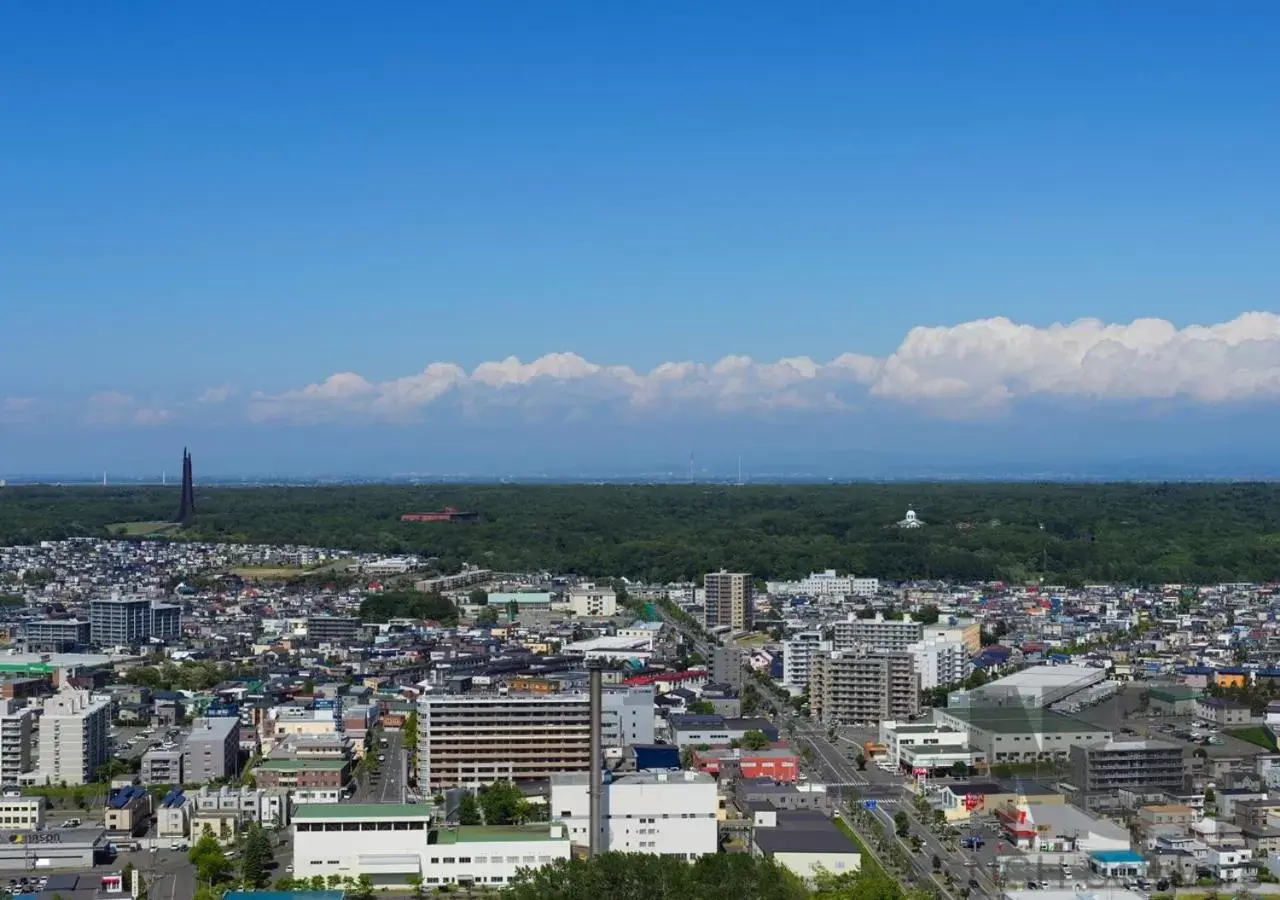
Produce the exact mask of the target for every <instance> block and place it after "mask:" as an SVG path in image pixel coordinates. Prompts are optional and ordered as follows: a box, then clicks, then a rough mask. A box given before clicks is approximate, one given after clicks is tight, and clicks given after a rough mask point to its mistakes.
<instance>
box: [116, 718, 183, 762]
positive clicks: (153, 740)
mask: <svg viewBox="0 0 1280 900" xmlns="http://www.w3.org/2000/svg"><path fill="white" fill-rule="evenodd" d="M181 736H182V729H181V728H179V727H170V728H162V727H159V726H155V727H152V726H149V725H113V726H112V727H111V732H110V734H109V735H108V739H109V741H110V746H111V753H112V755H113V756H115V757H117V758H119V759H139V758H141V756H142V754H143V753H146V752H147V750H148V749H149V748H150V747H151V745H152V744H163V743H164V742H165V741H166V740H169V741H174V742H175V746H176V741H177V739H178V738H179V737H181Z"/></svg>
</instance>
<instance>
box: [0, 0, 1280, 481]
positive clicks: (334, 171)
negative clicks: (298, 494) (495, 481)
mask: <svg viewBox="0 0 1280 900" xmlns="http://www.w3.org/2000/svg"><path fill="white" fill-rule="evenodd" d="M1277 39H1280V8H1277V7H1276V6H1275V5H1274V4H1272V3H1261V2H1258V3H1248V2H1242V3H1237V4H1233V5H1232V10H1231V14H1230V15H1225V14H1221V13H1220V12H1218V11H1216V10H1215V9H1214V8H1213V7H1212V5H1210V4H1204V3H1190V2H1159V3H1156V2H1141V0H1134V2H1128V3H1124V4H1115V3H1101V2H1076V3H1061V4H1056V5H1054V4H1032V5H1028V4H1025V3H1016V2H1007V3H1006V2H985V3H975V4H944V5H939V4H911V3H899V4H878V5H875V6H873V5H871V4H857V3H850V4H808V5H796V4H778V3H769V4H763V3H751V2H735V3H724V4H718V3H701V4H675V3H671V4H665V3H658V4H634V3H601V2H591V3H570V2H564V3H553V4H530V3H486V4H424V3H380V4H375V5H361V6H359V7H351V6H347V7H340V6H339V5H338V4H303V3H280V4H272V5H270V6H269V7H267V8H263V6H262V5H260V4H224V5H219V6H217V7H212V6H206V7H195V6H192V5H190V4H169V3H147V2H135V3H130V4H123V5H122V4H113V5H103V4H93V3H87V2H83V3H72V2H68V3H58V4H49V3H44V4H25V5H21V6H15V7H13V8H11V9H8V10H6V11H5V13H4V22H3V26H2V27H0V78H2V79H3V83H4V85H5V89H4V90H3V91H0V140H3V146H4V151H3V159H4V163H3V164H2V165H0V197H3V202H0V298H2V300H3V303H2V304H0V308H2V309H3V320H4V332H5V333H6V334H7V335H17V336H19V339H18V340H16V341H14V340H10V341H6V343H5V351H4V353H3V354H0V470H3V471H0V477H3V474H4V471H33V470H35V469H37V468H38V467H39V466H41V465H52V464H54V463H56V464H57V465H58V466H59V467H66V468H68V469H79V468H85V469H92V468H95V467H96V461H97V459H98V458H99V457H102V456H104V455H106V452H107V450H108V449H111V450H112V451H113V452H115V453H117V454H118V455H120V456H121V457H122V458H121V463H122V464H123V465H125V466H126V467H130V466H133V465H135V464H136V466H137V468H138V469H140V470H149V468H150V467H151V466H152V462H151V458H152V457H155V458H161V457H165V456H166V454H167V455H173V454H172V452H171V451H172V447H173V445H174V444H175V443H177V444H180V443H182V442H184V441H188V440H190V441H193V442H194V441H196V440H197V439H199V438H201V437H202V436H205V435H206V434H214V433H218V434H224V435H225V434H235V435H244V437H243V439H237V440H235V441H232V442H230V443H231V446H229V447H227V448H225V450H224V449H220V450H219V451H218V452H217V455H216V456H217V465H218V466H219V467H221V468H222V469H224V470H226V471H234V470H237V469H238V468H244V467H252V466H254V465H258V464H260V462H261V458H259V457H256V456H255V455H254V452H252V451H249V450H247V449H245V445H246V443H252V444H254V445H256V446H257V447H259V449H260V450H261V452H264V453H268V454H269V455H270V453H271V452H272V449H271V448H273V447H274V448H279V449H280V451H281V452H283V450H284V448H288V447H292V446H294V444H296V443H298V442H299V441H300V440H301V441H302V443H304V444H305V443H306V441H305V440H304V439H300V438H299V437H298V434H297V431H298V430H299V429H304V430H305V429H308V428H319V427H323V428H324V429H325V430H326V433H327V434H332V435H335V436H336V437H335V438H334V440H336V441H337V443H338V445H339V446H343V447H344V455H343V456H342V458H341V459H339V460H337V461H335V463H333V464H336V462H348V463H349V464H350V470H358V469H361V468H363V467H365V466H366V465H367V466H369V467H374V468H376V467H379V466H382V465H389V464H390V463H385V462H380V461H378V459H377V458H376V457H375V456H374V455H372V454H370V455H367V456H362V455H361V454H362V453H365V452H366V451H364V450H362V449H361V446H362V444H363V443H364V442H365V440H366V439H367V437H368V435H370V434H371V433H374V434H377V435H378V436H379V438H378V439H379V440H380V441H385V442H389V443H392V444H397V443H400V444H403V446H405V447H406V448H408V447H412V446H414V445H415V443H416V442H417V441H419V440H420V437H421V435H422V434H424V433H429V432H430V430H431V428H432V426H433V424H434V425H438V424H439V423H440V422H447V423H449V424H450V425H451V427H459V428H461V429H463V430H464V431H465V430H467V429H471V430H472V431H474V433H476V434H482V433H484V432H483V428H487V427H502V428H506V429H514V430H517V431H518V430H519V429H527V428H529V427H531V423H532V422H535V421H536V423H537V424H539V425H540V426H546V427H550V428H552V433H551V436H550V437H549V438H548V440H549V441H551V442H552V445H553V446H554V444H555V441H556V438H555V430H554V426H555V425H556V424H557V423H558V422H560V423H563V422H568V423H570V424H576V425H579V426H582V427H588V426H590V427H591V428H592V429H593V433H599V431H598V429H603V430H606V431H607V430H608V429H624V425H625V426H626V427H627V428H640V429H641V430H642V431H643V432H644V433H646V434H658V433H660V432H661V429H662V428H669V429H671V433H672V434H679V435H681V436H682V440H681V443H685V442H689V443H695V442H697V441H698V440H699V439H705V440H707V441H712V440H713V439H712V438H711V431H710V430H708V431H706V432H705V434H704V433H703V432H700V431H699V430H698V429H699V428H703V427H705V426H706V420H707V417H708V416H714V417H718V418H722V419H726V420H731V421H732V422H733V424H734V427H745V428H747V431H748V433H753V432H752V426H755V429H756V430H755V432H754V439H756V440H759V441H761V442H762V443H764V444H776V445H777V447H778V448H780V449H777V450H771V451H769V452H770V453H773V454H777V453H784V452H785V448H786V447H787V434H788V433H790V432H789V429H790V428H792V427H793V426H791V425H788V426H785V427H784V426H783V425H781V424H779V423H777V422H776V421H773V420H772V419H770V414H771V411H772V412H776V411H777V410H778V409H779V408H782V407H785V408H787V409H789V410H798V412H794V414H795V415H798V416H800V417H801V420H802V421H804V420H805V417H806V416H807V417H808V419H807V421H809V422H810V423H818V422H820V423H821V427H822V429H824V434H826V435H827V437H826V439H827V440H828V441H830V442H831V443H832V444H833V445H834V446H843V445H845V444H848V445H849V446H853V445H854V444H857V443H858V442H860V441H864V440H865V438H864V437H861V436H859V437H857V439H856V440H855V438H854V436H855V435H862V434H864V433H865V431H866V430H867V426H868V424H869V423H872V422H874V423H877V430H878V431H882V432H883V438H882V440H883V443H884V447H881V448H879V449H885V448H889V447H892V446H893V443H894V441H896V440H898V439H900V438H902V437H903V436H905V435H906V434H907V433H908V432H907V430H905V426H900V425H894V424H889V423H900V422H901V421H904V419H910V420H911V421H913V422H920V423H926V424H925V425H922V426H921V427H928V428H931V429H933V433H937V434H939V435H945V434H948V433H955V434H959V433H960V432H959V431H956V429H959V428H960V427H961V426H960V425H959V424H957V420H958V419H961V418H964V419H966V420H968V421H972V420H973V417H974V416H977V417H985V418H986V419H988V420H990V419H992V417H994V418H995V419H996V420H998V423H999V427H1001V428H1007V429H1011V430H1012V431H1017V430H1019V429H1021V428H1025V427H1029V426H1031V425H1034V424H1035V423H1037V422H1039V421H1040V419H1039V418H1037V416H1042V415H1047V413H1045V412H1044V411H1043V409H1042V408H1041V407H1042V406H1044V404H1043V403H1041V402H1040V401H1042V400H1044V399H1045V398H1048V400H1049V401H1051V402H1050V403H1049V405H1050V407H1052V405H1053V403H1055V402H1061V403H1068V404H1069V405H1070V406H1071V415H1073V416H1077V417H1080V420H1081V421H1083V422H1086V423H1090V422H1091V423H1095V424H1099V425H1101V423H1104V422H1106V421H1107V415H1109V414H1110V413H1107V414H1104V413H1102V412H1097V414H1096V415H1092V414H1091V410H1096V409H1097V404H1112V403H1121V404H1124V408H1125V409H1126V410H1128V409H1130V408H1133V409H1134V410H1136V411H1140V412H1141V413H1142V414H1144V415H1147V414H1159V415H1162V416H1165V417H1173V420H1175V421H1177V420H1178V417H1179V416H1184V417H1187V418H1186V421H1187V422H1191V421H1193V420H1196V417H1197V416H1200V415H1202V414H1204V413H1205V408H1206V407H1213V408H1214V410H1213V415H1215V416H1219V415H1221V414H1222V413H1221V410H1222V408H1223V407H1224V406H1227V407H1230V408H1232V409H1237V410H1238V412H1239V415H1240V416H1241V417H1251V416H1255V415H1256V414H1257V413H1256V410H1257V409H1258V408H1259V404H1261V408H1263V409H1266V408H1267V403H1269V402H1270V401H1271V400H1272V398H1273V397H1274V395H1275V394H1276V393H1280V374H1277V371H1276V369H1277V366H1280V322H1277V321H1276V320H1273V319H1257V318H1254V319H1245V320H1240V321H1239V322H1237V324H1236V325H1234V326H1230V327H1228V328H1227V329H1226V330H1225V331H1220V332H1213V333H1210V334H1208V335H1207V336H1206V335H1202V334H1200V333H1199V332H1186V331H1183V330H1182V329H1185V328H1186V327H1187V326H1189V325H1193V324H1200V325H1205V326H1213V325H1220V324H1222V323H1231V322H1233V321H1236V320H1237V317H1239V316H1240V315H1241V314H1244V313H1249V312H1253V311H1262V312H1265V311H1269V310H1273V309H1275V308H1276V306H1277V304H1276V297H1277V296H1278V290H1277V289H1278V288H1280V263H1277V259H1278V258H1280V254H1278V253H1277V252H1276V248H1277V247H1278V246H1280V217H1278V216H1277V215H1276V210H1277V209H1280V157H1278V156H1277V154H1276V153H1275V147H1276V145H1277V138H1280V124H1277V123H1280V106H1278V104H1280V101H1277V97H1280V67H1277V66H1276V65H1275V64H1274V47H1275V46H1276V45H1277ZM993 317H1004V318H1007V319H1008V320H1011V322H1013V323H1017V324H1018V325H1023V326H1033V329H1034V330H1029V331H1025V332H1018V331H1011V330H1009V329H1008V328H1004V326H995V327H993V326H977V327H971V328H968V329H966V330H962V331H957V330H955V327H956V326H964V324H965V323H975V322H976V323H981V322H984V321H986V320H989V319H991V318H993ZM1082 318H1092V319H1097V320H1099V322H1100V323H1106V324H1113V323H1114V324H1116V325H1119V326H1128V325H1129V323H1131V322H1133V321H1134V320H1136V319H1144V318H1158V319H1162V320H1166V321H1167V322H1168V323H1171V330H1170V331H1168V332H1167V333H1166V332H1161V331H1159V330H1158V329H1156V330H1152V329H1151V328H1147V327H1144V326H1139V327H1137V328H1132V329H1130V330H1128V331H1123V332H1120V333H1116V334H1112V333H1111V332H1106V331H1097V330H1096V329H1095V330H1094V331H1090V332H1088V334H1087V335H1086V338H1085V343H1086V344H1087V346H1088V347H1089V348H1094V349H1095V350H1096V352H1095V353H1094V354H1093V355H1092V356H1091V357H1089V358H1088V359H1085V360H1083V361H1081V360H1080V359H1075V358H1074V357H1072V354H1073V353H1076V355H1077V356H1078V355H1079V353H1077V351H1078V349H1079V346H1080V344H1079V341H1078V340H1077V338H1078V337H1079V336H1078V335H1077V334H1076V333H1075V332H1071V333H1069V334H1068V335H1067V336H1066V338H1064V337H1063V336H1062V335H1061V334H1059V333H1057V332H1052V331H1048V330H1045V329H1048V328H1049V327H1050V326H1052V325H1053V324H1054V323H1059V322H1062V323H1069V322H1072V321H1075V320H1077V319H1082ZM918 326H928V327H934V328H938V329H941V330H939V331H937V332H931V333H929V334H930V335H932V337H928V336H926V338H925V339H921V340H918V341H916V343H915V344H911V343H910V341H909V339H908V335H909V334H910V332H911V330H912V329H913V328H916V327H918ZM1010 327H1012V326H1010ZM1098 327H1099V328H1102V327H1103V326H1102V325H1099V326H1098ZM1064 340H1065V341H1066V342H1067V344H1066V346H1065V347H1064V346H1063V341H1064ZM1073 341H1074V342H1075V343H1072V342H1073ZM1046 344H1047V345H1048V346H1046ZM939 347H942V348H943V349H941V350H939V349H938V348H939ZM1073 348H1075V349H1074V350H1073ZM1117 348H1119V349H1117ZM1117 353H1118V354H1119V357H1121V358H1119V359H1117ZM548 354H573V357H572V358H565V357H560V356H556V357H552V358H551V359H550V361H549V362H542V363H539V364H538V365H535V366H534V367H533V368H518V367H513V366H511V365H507V366H505V367H504V368H501V369H498V370H494V371H489V374H488V375H486V376H485V377H484V378H481V379H478V380H477V379H476V378H474V377H473V375H474V373H475V371H476V367H477V366H482V364H484V363H488V362H498V361H502V360H505V359H507V358H508V357H511V356H517V357H519V358H520V360H522V361H523V363H525V364H529V363H533V362H534V361H535V360H541V359H542V358H544V357H546V356H547V355H548ZM842 354H855V355H857V359H856V360H852V361H849V362H848V365H845V366H843V367H840V368H839V370H838V371H835V370H831V369H830V368H829V367H828V364H829V363H830V362H831V361H832V360H833V359H836V358H838V357H840V356H841V355H842ZM1055 354H1057V355H1056V356H1055ZM738 356H747V357H750V358H751V359H752V360H754V361H755V362H756V363H760V364H772V363H774V362H776V361H777V360H780V359H787V358H794V357H804V358H808V359H810V360H813V361H816V363H817V365H818V366H819V367H826V368H819V369H818V370H814V371H809V370H807V369H806V367H804V366H799V367H792V369H791V370H788V372H785V373H783V374H782V375H779V373H778V372H777V371H776V370H768V371H763V370H758V369H757V368H747V369H745V370H743V369H742V367H741V366H738V367H737V368H734V367H733V366H730V367H729V368H730V369H732V370H733V371H731V372H728V373H727V374H726V372H725V371H713V370H712V367H713V366H715V364H716V363H717V361H720V360H722V359H724V358H725V357H738ZM1046 356H1047V357H1048V358H1049V359H1050V361H1051V362H1050V365H1049V366H1048V368H1049V369H1051V370H1053V372H1054V373H1055V374H1054V375H1053V377H1052V378H1046V377H1044V376H1043V374H1042V373H1041V372H1040V370H1041V369H1042V368H1044V367H1043V366H1042V365H1041V363H1040V362H1039V360H1041V359H1043V358H1045V357H1046ZM1058 356H1063V359H1058ZM1010 358H1013V359H1015V362H1014V363H1012V364H1010V363H1009V362H1008V360H1009V359H1010ZM864 359H865V360H866V362H865V363H864V362H862V360H864ZM1073 359H1074V362H1073V361H1072V360H1073ZM1054 360H1057V361H1056V362H1055V361H1054ZM1152 360H1155V362H1152ZM432 363H450V364H456V365H457V366H458V367H459V368H460V374H459V372H455V371H454V370H452V369H450V370H448V371H443V370H441V371H435V372H434V374H431V375H430V376H429V377H427V378H425V379H423V378H421V377H419V376H421V373H423V372H424V370H426V369H427V367H428V366H429V365H430V364H432ZM664 363H681V364H683V363H693V364H696V365H697V366H701V367H702V368H701V369H689V370H680V371H679V372H676V373H675V374H674V375H672V376H671V377H670V378H667V377H666V376H664V377H663V378H661V379H657V380H658V381H660V382H661V385H660V386H659V387H658V388H655V387H654V383H655V379H653V378H651V377H650V373H652V371H653V370H654V369H655V368H656V367H659V366H662V364H664ZM1072 365H1074V366H1075V367H1076V368H1075V369H1072V368H1071V366H1072ZM615 367H625V368H626V370H627V373H630V374H627V373H620V372H617V371H614V368H615ZM975 370H980V372H981V377H977V376H975V375H974V374H973V373H974V372H975ZM485 371H488V370H485ZM664 371H666V370H664ZM741 371H745V372H746V373H747V374H746V375H743V376H742V377H739V375H738V374H735V373H739V374H740V373H741ZM691 373H692V374H691ZM815 373H816V374H815ZM904 373H905V374H904ZM335 376H337V377H338V378H339V380H338V381H336V382H335V381H333V380H332V379H333V378H334V377H335ZM837 376H838V377H837ZM415 377H418V381H414V382H413V383H410V384H406V383H405V381H404V380H405V379H411V378H415ZM354 379H359V381H356V380H354ZM423 381H425V382H429V385H428V386H427V387H425V388H424V386H423V383H422V382H423ZM833 382H838V385H836V386H834V387H833ZM673 384H674V385H675V386H676V387H672V385H673ZM957 398H959V399H957ZM1028 399H1030V400H1032V401H1035V402H1033V403H1031V404H1030V405H1028V403H1027V401H1028ZM202 400H203V402H201V401H202ZM960 401H963V402H960ZM1030 407H1035V408H1034V409H1032V408H1030ZM1126 415H1128V413H1126ZM803 427H810V428H811V427H812V424H810V425H809V426H803ZM992 427H995V426H992ZM763 432H769V434H763ZM617 433H618V434H621V433H624V431H623V430H619V431H618V432H617ZM89 436H91V437H92V440H85V438H86V437H89ZM344 436H345V437H344ZM205 439H206V440H212V438H209V437H205ZM347 442H349V446H348V445H347ZM944 443H945V441H944ZM654 444H655V448H661V447H663V446H665V445H667V444H669V441H668V439H666V438H661V439H657V438H655V439H654ZM573 446H579V444H578V443H577V442H575V443H574V444H573ZM263 448H265V449H263ZM872 449H877V448H875V447H872ZM1121 449H1124V448H1123V447H1122V448H1121ZM1131 449H1132V450H1133V451H1134V452H1135V453H1138V454H1139V455H1140V453H1141V445H1140V443H1138V442H1135V443H1134V445H1133V447H1132V448H1131ZM508 452H509V451H508ZM600 452H605V451H604V450H603V449H602V450H601V451H600ZM1117 452H1118V451H1117ZM1205 452H1206V453H1207V452H1209V451H1208V450H1206V451H1205ZM1213 452H1214V453H1216V452H1218V451H1213ZM656 453H657V451H656V450H655V454H656ZM513 455H514V456H518V455H519V454H513ZM940 455H942V454H941V451H940ZM207 456H208V454H206V457H207ZM493 456H494V459H495V460H496V461H497V462H502V460H503V454H502V452H499V451H494V454H493ZM6 457H7V458H6ZM144 457H145V459H144ZM366 459H367V463H366V462H364V461H363V460H366ZM330 464H331V463H321V462H320V461H317V462H316V463H315V465H317V466H321V465H330Z"/></svg>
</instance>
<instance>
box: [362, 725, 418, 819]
mask: <svg viewBox="0 0 1280 900" xmlns="http://www.w3.org/2000/svg"><path fill="white" fill-rule="evenodd" d="M381 736H382V737H385V738H386V739H387V746H386V747H380V746H378V745H375V746H374V748H373V749H372V750H370V751H369V752H370V753H372V754H374V755H375V756H378V755H383V756H386V759H384V760H383V761H382V762H380V763H378V773H379V777H378V778H374V777H372V775H371V773H370V771H369V769H367V768H366V769H365V770H364V771H363V772H362V773H361V775H360V780H359V785H358V787H357V790H356V795H355V800H356V802H358V803H404V802H405V792H406V789H407V787H408V774H409V770H408V758H407V754H406V753H405V747H404V734H403V733H402V732H399V731H384V732H382V733H381Z"/></svg>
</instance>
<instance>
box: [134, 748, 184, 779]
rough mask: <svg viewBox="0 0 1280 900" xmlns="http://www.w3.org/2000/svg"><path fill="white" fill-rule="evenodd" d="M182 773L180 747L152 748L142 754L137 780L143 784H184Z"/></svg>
mask: <svg viewBox="0 0 1280 900" xmlns="http://www.w3.org/2000/svg"><path fill="white" fill-rule="evenodd" d="M182 775H183V772H182V748H181V747H174V748H172V749H169V750H165V749H163V748H161V749H155V748H152V749H149V750H147V752H146V753H144V754H142V764H141V767H140V768H139V769H138V780H139V781H141V782H142V783H143V784H184V783H185V782H186V779H185V778H183V777H182Z"/></svg>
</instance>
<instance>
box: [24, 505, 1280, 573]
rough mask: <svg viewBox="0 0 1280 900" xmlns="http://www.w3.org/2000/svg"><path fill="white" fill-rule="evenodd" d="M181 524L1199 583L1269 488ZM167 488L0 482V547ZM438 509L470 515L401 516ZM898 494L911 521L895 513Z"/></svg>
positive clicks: (451, 557)
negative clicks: (464, 519)
mask: <svg viewBox="0 0 1280 900" xmlns="http://www.w3.org/2000/svg"><path fill="white" fill-rule="evenodd" d="M197 494H198V498H197V499H198V509H199V514H198V516H197V518H196V520H195V522H194V524H193V525H192V526H191V527H190V528H189V529H187V530H185V531H182V532H180V533H179V536H181V537H186V538H198V539H206V540H222V541H240V542H246V541H254V542H261V543H274V544H310V545H315V546H325V547H343V548H349V549H353V550H359V551H367V552H374V553H384V554H392V553H419V554H423V555H426V556H430V557H433V558H435V559H438V560H439V569H440V570H442V571H457V570H458V568H459V567H460V566H461V564H462V563H463V562H471V563H474V564H477V565H483V566H486V567H489V568H493V569H498V570H503V571H531V570H535V571H545V570H551V571H557V572H575V573H581V574H584V575H591V576H606V575H607V576H614V575H625V576H628V577H633V578H640V579H645V580H656V581H667V580H688V579H695V578H697V577H699V576H701V575H702V574H703V573H705V572H708V571H714V570H717V569H719V568H721V567H722V566H723V567H727V568H729V569H732V570H739V571H747V572H751V573H753V574H755V575H756V576H758V577H761V578H770V579H776V578H796V577H801V576H803V575H805V574H806V573H807V572H810V571H814V570H821V569H826V568H836V569H838V570H840V571H852V572H859V573H868V574H874V575H876V576H878V577H880V578H882V579H886V580H907V579H921V578H935V579H948V580H955V581H979V580H995V579H1004V580H1008V581H1015V582H1021V581H1026V580H1030V579H1032V578H1037V577H1043V578H1044V579H1046V580H1047V581H1049V582H1050V583H1063V584H1077V583H1083V582H1112V583H1116V582H1140V583H1166V582H1181V583H1216V582H1223V581H1266V580H1269V579H1272V578H1275V577H1277V576H1280V540H1277V539H1276V536H1277V535H1278V534H1280V485H1274V484H1242V483H1234V484H1128V483H1126V484H995V483H990V484H988V483H981V484H960V483H956V484H950V483H948V484H910V485H907V484H851V485H749V486H746V487H736V486H717V485H560V486H522V485H470V486H455V485H449V486H407V485H351V486H331V487H313V488H305V489H304V488H296V487H291V488H284V487H263V488H256V489H253V490H245V489H231V488H212V487H198V488H197ZM176 501H177V488H170V489H164V488H157V487H149V488H127V487H120V488H106V489H104V488H92V489H91V488H88V487H61V486H48V485H41V486H11V487H8V488H6V489H5V490H4V491H3V492H0V544H15V543H33V542H36V541H39V540H43V539H59V538H65V537H72V536H106V535H107V534H108V531H107V528H108V526H110V525H113V524H115V523H120V522H138V521H151V520H164V519H166V518H168V517H169V516H170V515H172V513H173V509H174V507H175V504H176ZM446 505H451V506H455V507H458V508H460V509H467V510H471V511H475V512H476V513H478V514H479V521H478V522H476V523H474V524H451V523H445V522H439V523H412V522H402V521H401V520H400V516H401V515H402V514H403V513H406V512H415V511H422V510H430V509H436V508H439V507H442V506H446ZM908 506H912V507H914V508H915V509H916V510H917V511H918V512H919V514H920V518H922V519H923V520H924V521H925V522H927V523H928V524H927V525H926V526H925V527H923V528H918V529H914V530H910V529H899V528H897V527H895V523H896V522H897V520H899V519H901V518H902V515H903V513H904V511H905V510H906V508H907V507H908Z"/></svg>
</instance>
